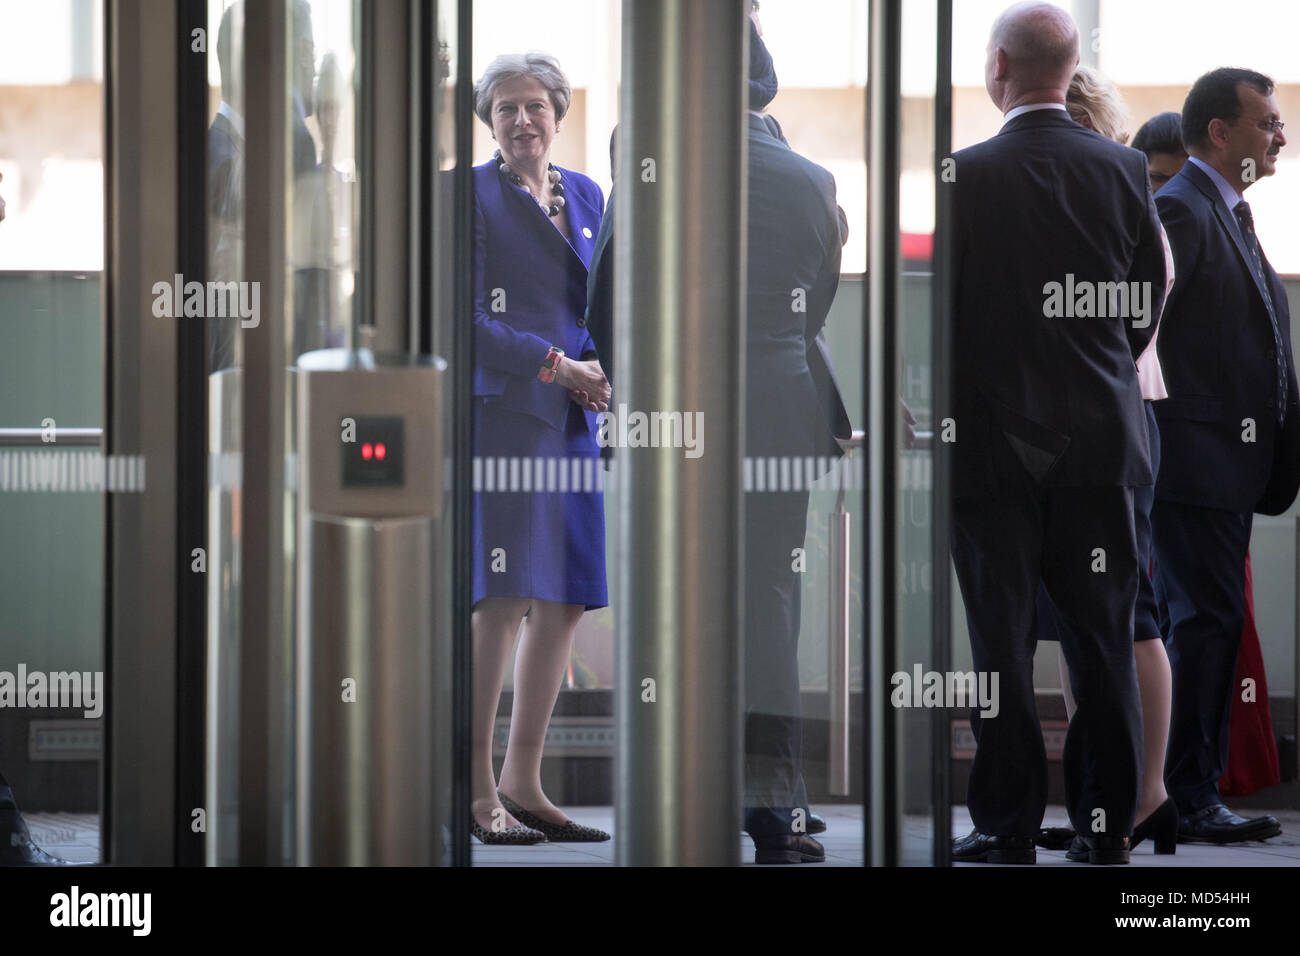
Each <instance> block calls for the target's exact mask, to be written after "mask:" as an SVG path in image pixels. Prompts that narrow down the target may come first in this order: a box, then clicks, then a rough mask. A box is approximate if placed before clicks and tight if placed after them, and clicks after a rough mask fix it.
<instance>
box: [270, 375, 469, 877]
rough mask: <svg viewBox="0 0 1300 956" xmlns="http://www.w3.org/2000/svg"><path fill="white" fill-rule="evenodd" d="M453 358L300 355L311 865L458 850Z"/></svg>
mask: <svg viewBox="0 0 1300 956" xmlns="http://www.w3.org/2000/svg"><path fill="white" fill-rule="evenodd" d="M444 364H445V363H443V362H441V360H431V359H427V358H425V359H411V358H408V357H407V356H405V355H396V356H391V357H390V358H389V359H388V360H387V361H380V362H374V361H372V356H370V355H369V353H351V352H347V351H345V350H341V349H340V350H325V351H320V352H309V353H307V354H305V355H303V356H301V357H300V359H299V367H298V373H297V374H298V383H297V384H298V408H299V411H300V419H299V431H298V456H299V461H300V462H301V469H300V471H301V479H300V485H299V498H298V507H299V528H300V544H299V549H298V553H299V555H300V558H301V560H300V567H301V570H300V577H299V586H298V633H297V654H296V663H297V694H296V705H297V720H296V734H297V746H296V748H295V751H296V776H295V788H294V789H295V797H296V810H297V813H296V826H297V834H296V835H297V844H296V851H297V852H296V859H297V862H299V863H301V864H306V865H316V866H319V865H325V866H339V865H343V866H373V865H400V866H428V865H431V864H433V863H436V862H438V861H439V860H441V859H442V857H443V850H444V840H443V835H442V828H443V827H444V825H445V824H446V822H447V819H448V816H447V800H446V794H447V788H446V786H445V784H446V778H447V770H446V768H447V762H448V761H447V741H448V739H449V734H448V725H449V722H450V714H449V702H450V694H449V690H450V688H449V685H448V681H447V678H446V675H447V674H448V671H449V668H448V667H447V664H448V662H449V661H450V660H451V649H450V640H451V636H450V634H449V633H448V631H447V629H446V628H445V627H441V626H439V622H438V620H437V618H436V612H437V611H438V608H437V606H436V605H437V600H436V597H435V595H438V594H440V591H439V589H438V588H437V587H436V586H435V581H436V580H437V579H438V577H439V575H438V570H439V568H438V554H439V541H440V536H439V531H440V527H439V526H440V522H441V518H442V510H441V488H442V482H441V479H440V469H439V467H438V464H439V462H440V461H441V451H440V447H441V440H442V439H441V430H440V428H439V427H438V418H439V414H440V408H441V404H442V395H441V387H442V386H441V382H442V371H443V367H444Z"/></svg>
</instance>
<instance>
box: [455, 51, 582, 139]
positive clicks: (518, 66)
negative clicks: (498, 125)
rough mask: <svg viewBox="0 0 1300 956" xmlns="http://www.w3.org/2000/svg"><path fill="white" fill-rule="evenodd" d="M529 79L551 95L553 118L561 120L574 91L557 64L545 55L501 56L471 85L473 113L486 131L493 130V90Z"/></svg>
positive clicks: (553, 58) (494, 91)
mask: <svg viewBox="0 0 1300 956" xmlns="http://www.w3.org/2000/svg"><path fill="white" fill-rule="evenodd" d="M519 76H528V77H532V78H533V79H534V80H536V81H537V82H538V83H541V84H542V86H544V87H546V92H548V93H549V94H551V103H552V105H553V106H554V107H555V118H556V119H557V120H561V119H564V114H565V113H567V112H569V101H570V100H571V99H572V98H573V90H572V89H571V88H570V87H569V78H568V77H567V76H565V75H564V71H563V70H561V69H560V61H559V60H557V59H556V58H555V57H553V56H550V55H549V54H546V53H504V54H502V55H501V56H499V57H497V58H496V59H495V60H493V61H492V62H491V63H489V64H488V65H487V69H486V70H484V71H483V75H482V76H481V77H479V81H478V82H477V83H475V84H474V112H475V114H477V115H478V118H479V119H481V120H482V121H483V122H484V123H486V124H487V125H488V128H489V129H491V127H492V97H493V95H494V94H495V93H496V88H497V87H498V86H500V85H501V84H502V83H504V82H506V81H507V80H513V79H514V78H515V77H519Z"/></svg>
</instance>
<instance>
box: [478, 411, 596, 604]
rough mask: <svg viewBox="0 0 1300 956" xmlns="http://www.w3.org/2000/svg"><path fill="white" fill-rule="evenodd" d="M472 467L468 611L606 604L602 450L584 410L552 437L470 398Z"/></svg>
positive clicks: (516, 415)
mask: <svg viewBox="0 0 1300 956" xmlns="http://www.w3.org/2000/svg"><path fill="white" fill-rule="evenodd" d="M474 459H475V460H474V470H473V474H474V479H473V480H474V528H473V535H474V585H473V603H474V604H478V602H479V601H481V600H483V599H484V598H488V597H516V598H536V599H538V600H542V601H554V602H556V603H560V604H580V605H582V606H583V607H585V608H586V609H587V610H592V609H594V608H598V607H605V606H606V605H608V604H609V595H608V590H607V588H606V582H605V496H604V494H603V493H602V492H601V491H598V490H597V481H598V480H599V478H600V448H599V446H598V445H597V443H596V435H595V433H594V432H593V431H591V429H590V428H589V427H588V426H587V419H586V416H585V415H583V414H582V410H581V409H579V408H578V406H577V405H576V404H574V405H572V406H571V407H570V409H569V417H568V419H567V421H566V425H565V429H564V431H563V432H558V431H556V430H555V429H553V428H551V427H550V426H549V425H546V424H544V423H543V422H542V421H541V420H540V419H537V418H533V417H532V416H531V415H525V414H522V413H520V412H515V411H509V410H506V409H503V408H500V407H498V406H496V405H495V404H492V403H490V402H489V403H485V402H484V401H483V400H482V399H476V400H475V407H474Z"/></svg>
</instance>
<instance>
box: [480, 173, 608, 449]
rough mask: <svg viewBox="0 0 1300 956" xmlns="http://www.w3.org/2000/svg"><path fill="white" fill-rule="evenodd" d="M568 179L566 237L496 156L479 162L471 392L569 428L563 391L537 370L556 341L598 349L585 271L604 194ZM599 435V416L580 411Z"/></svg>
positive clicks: (591, 351)
mask: <svg viewBox="0 0 1300 956" xmlns="http://www.w3.org/2000/svg"><path fill="white" fill-rule="evenodd" d="M555 168H556V170H557V171H558V172H559V173H560V181H561V182H562V183H563V184H564V189H565V192H564V197H565V212H566V213H567V214H568V218H569V228H570V231H571V233H572V235H571V237H570V238H569V239H566V238H565V237H564V236H563V235H562V234H561V233H560V230H558V229H556V228H555V225H554V224H553V223H552V222H551V221H550V218H549V217H548V216H547V215H546V213H545V212H543V211H542V209H541V207H540V206H538V205H537V202H536V201H535V200H534V199H533V198H532V197H531V196H530V195H528V193H526V192H525V191H524V190H522V189H520V188H519V187H518V186H515V185H513V184H511V183H509V182H507V181H506V180H505V179H503V178H502V177H501V175H500V174H499V173H498V172H497V163H496V160H495V159H492V160H489V161H488V162H486V163H484V164H483V165H481V166H475V167H474V348H475V358H474V395H475V398H477V399H482V400H484V401H487V402H490V403H494V404H498V405H499V407H502V408H506V409H509V410H511V411H516V412H521V413H523V414H526V415H532V416H533V417H535V418H537V419H540V420H541V421H542V422H544V423H546V424H547V425H549V426H550V427H551V428H554V429H556V430H557V431H563V430H564V426H565V422H566V421H567V419H568V415H569V409H570V407H573V408H577V406H576V405H574V404H573V401H572V399H570V398H569V393H568V391H567V390H565V389H564V388H562V387H561V386H559V385H556V384H555V383H551V384H549V385H547V384H543V383H542V382H540V381H539V380H538V378H537V373H538V371H539V370H540V369H541V367H542V362H543V361H544V360H545V359H546V353H547V352H549V351H550V349H551V346H553V345H554V346H557V347H559V348H562V349H564V354H565V355H566V356H568V357H569V358H572V359H580V358H582V356H583V355H587V356H588V357H589V358H590V357H594V355H595V345H594V344H593V343H592V341H591V336H590V335H589V334H588V332H587V322H586V317H585V313H586V308H587V267H588V265H589V263H590V262H591V254H592V250H593V249H594V248H595V245H596V234H597V233H598V232H599V231H600V219H601V215H602V214H603V213H604V211H605V197H604V196H603V195H602V194H601V191H600V187H599V186H597V185H596V184H595V183H594V182H592V181H591V180H590V179H588V178H587V177H586V176H584V175H582V174H581V173H577V172H574V171H573V170H569V169H561V168H560V167H558V166H557V167H555ZM583 414H584V415H585V416H586V418H587V427H588V428H589V429H590V430H592V431H594V430H595V428H596V414H595V413H594V412H583Z"/></svg>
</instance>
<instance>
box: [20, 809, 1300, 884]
mask: <svg viewBox="0 0 1300 956" xmlns="http://www.w3.org/2000/svg"><path fill="white" fill-rule="evenodd" d="M813 809H814V810H816V812H817V813H819V814H821V815H822V816H823V817H825V818H826V822H827V824H828V828H827V830H826V832H825V833H823V834H820V835H818V837H817V839H818V840H819V841H820V842H821V844H822V845H823V846H824V847H826V863H825V864H823V865H824V866H861V865H862V809H861V807H857V806H846V805H842V804H836V805H828V806H820V807H814V808H813ZM565 812H566V813H568V814H569V815H570V816H572V817H573V819H574V820H577V821H578V822H579V823H584V824H586V825H587V826H593V827H600V828H601V829H603V830H608V831H611V832H612V831H613V826H614V810H613V808H612V807H571V808H568V809H567V810H566V811H565ZM1264 812H1270V813H1272V814H1273V815H1274V816H1275V817H1277V818H1278V820H1279V821H1281V823H1282V835H1281V836H1278V837H1274V838H1273V839H1271V840H1266V841H1263V842H1259V843H1247V844H1239V845H1235V846H1209V845H1205V844H1192V843H1180V844H1179V845H1178V852H1177V853H1176V854H1174V855H1173V856H1159V857H1158V856H1156V855H1155V848H1154V847H1153V846H1151V844H1150V843H1144V844H1143V845H1142V846H1140V847H1138V848H1137V849H1136V850H1134V851H1133V856H1132V861H1131V865H1133V866H1180V867H1181V866H1227V867H1233V866H1300V810H1271V811H1262V810H1252V811H1250V813H1251V814H1252V815H1253V814H1261V813H1264ZM26 816H27V824H28V826H29V827H30V829H31V831H32V838H33V839H34V840H35V841H36V843H37V845H38V846H40V847H41V848H42V849H43V850H46V851H47V852H49V853H53V854H55V855H56V856H61V857H63V858H64V859H66V860H78V861H81V860H95V859H97V858H98V855H99V817H98V816H97V815H95V814H93V813H29V814H27V815H26ZM1043 823H1044V826H1065V825H1066V824H1067V821H1066V816H1065V809H1064V808H1063V807H1048V808H1047V815H1046V818H1045V819H1044V821H1043ZM970 829H971V822H970V815H969V813H967V810H966V807H964V806H957V807H953V809H952V830H953V835H954V836H964V835H965V834H966V833H968V832H970ZM738 839H739V841H740V859H741V862H742V863H744V864H745V865H746V866H753V865H754V845H753V843H751V842H750V840H749V839H748V838H747V837H744V836H739V835H738ZM930 842H931V830H930V823H929V820H928V819H926V818H924V817H908V818H907V819H906V820H905V822H904V826H903V862H904V863H905V864H909V865H919V866H925V865H928V864H929V861H930V852H931V850H930ZM472 849H473V859H474V865H475V866H612V865H613V864H614V843H613V841H610V842H608V843H553V844H541V845H539V846H530V847H496V846H483V845H482V844H481V843H479V842H478V841H477V840H475V841H472ZM965 865H966V866H982V865H983V864H978V863H975V864H965ZM1038 865H1039V866H1043V865H1048V866H1077V865H1079V864H1073V863H1070V861H1068V860H1067V859H1066V858H1065V853H1064V851H1061V852H1054V851H1050V850H1039V851H1038ZM798 869H807V867H800V868H798Z"/></svg>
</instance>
